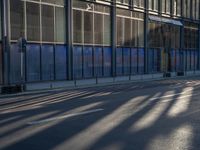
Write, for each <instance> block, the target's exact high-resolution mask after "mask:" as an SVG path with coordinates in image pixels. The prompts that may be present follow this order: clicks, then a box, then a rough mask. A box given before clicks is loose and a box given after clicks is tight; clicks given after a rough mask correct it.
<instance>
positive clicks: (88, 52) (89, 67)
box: [83, 47, 93, 78]
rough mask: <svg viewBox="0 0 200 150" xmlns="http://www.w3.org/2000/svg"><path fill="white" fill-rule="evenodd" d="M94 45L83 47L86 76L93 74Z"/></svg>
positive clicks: (89, 76) (84, 72)
mask: <svg viewBox="0 0 200 150" xmlns="http://www.w3.org/2000/svg"><path fill="white" fill-rule="evenodd" d="M92 59H93V58H92V47H84V49H83V60H84V62H83V64H84V65H83V66H84V68H83V74H84V77H85V78H91V77H92V76H93V61H92Z"/></svg>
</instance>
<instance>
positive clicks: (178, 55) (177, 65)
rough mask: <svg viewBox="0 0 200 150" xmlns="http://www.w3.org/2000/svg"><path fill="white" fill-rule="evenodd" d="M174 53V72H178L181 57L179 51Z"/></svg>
mask: <svg viewBox="0 0 200 150" xmlns="http://www.w3.org/2000/svg"><path fill="white" fill-rule="evenodd" d="M175 52H176V63H175V64H176V71H179V70H180V68H181V62H180V61H181V59H180V57H181V55H180V51H179V50H175Z"/></svg>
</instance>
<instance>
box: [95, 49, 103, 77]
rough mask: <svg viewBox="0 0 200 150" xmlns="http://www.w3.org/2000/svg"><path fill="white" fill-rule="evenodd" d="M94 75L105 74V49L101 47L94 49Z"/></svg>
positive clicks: (100, 75)
mask: <svg viewBox="0 0 200 150" xmlns="http://www.w3.org/2000/svg"><path fill="white" fill-rule="evenodd" d="M94 75H95V77H102V76H103V49H102V48H101V47H95V49H94Z"/></svg>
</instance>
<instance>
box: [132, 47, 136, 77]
mask: <svg viewBox="0 0 200 150" xmlns="http://www.w3.org/2000/svg"><path fill="white" fill-rule="evenodd" d="M137 70H138V50H137V49H136V48H132V49H131V74H133V75H134V74H137V72H138V71H137Z"/></svg>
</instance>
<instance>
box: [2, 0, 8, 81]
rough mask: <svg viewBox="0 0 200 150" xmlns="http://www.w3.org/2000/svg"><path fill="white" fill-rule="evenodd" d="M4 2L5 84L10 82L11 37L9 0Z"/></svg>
mask: <svg viewBox="0 0 200 150" xmlns="http://www.w3.org/2000/svg"><path fill="white" fill-rule="evenodd" d="M1 2H2V6H3V7H2V12H3V13H2V20H3V23H2V25H3V26H2V28H3V84H4V85H9V84H10V40H9V39H10V38H9V35H10V34H9V33H10V29H9V1H8V0H3V1H1Z"/></svg>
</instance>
